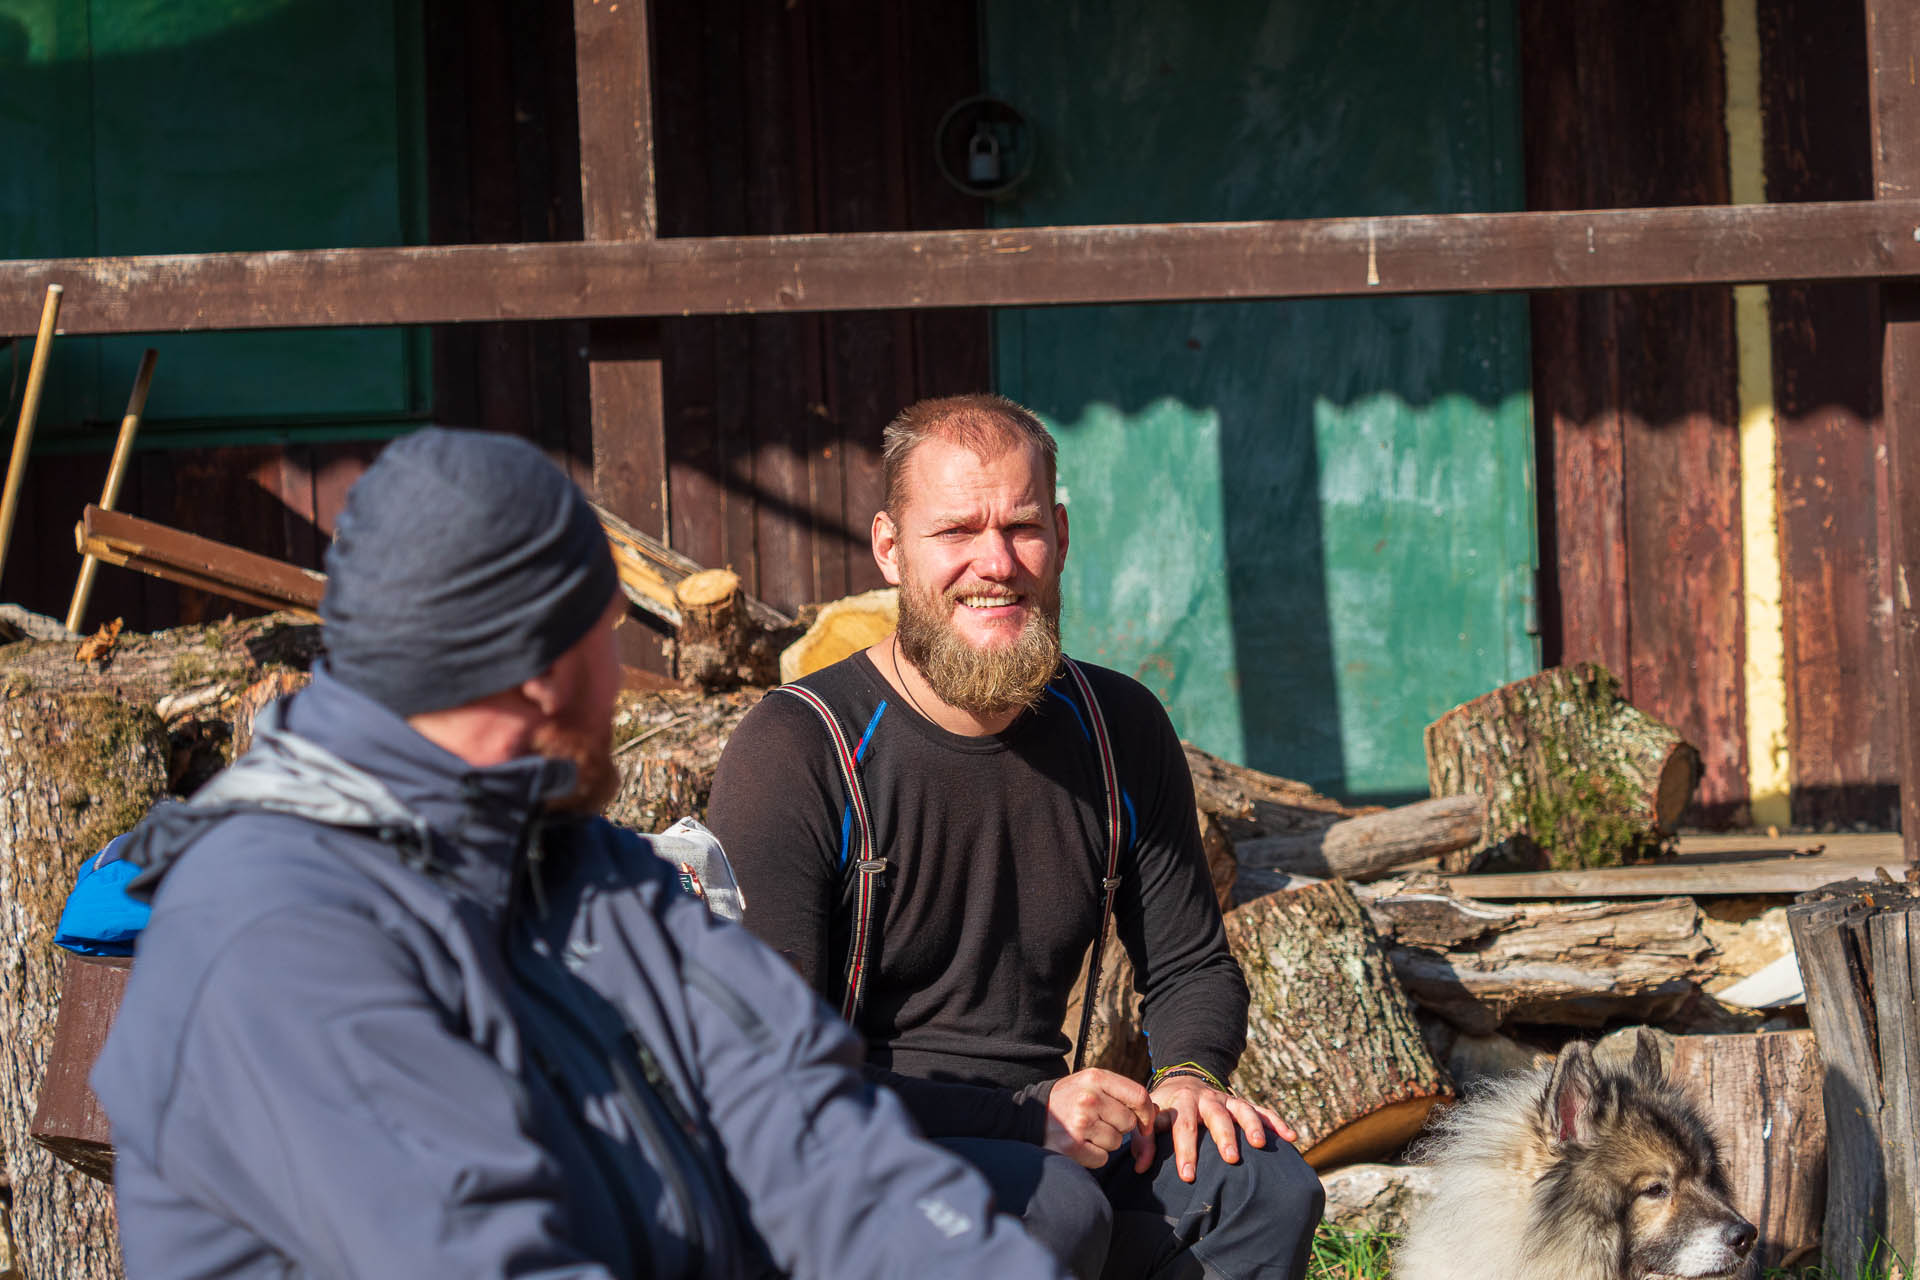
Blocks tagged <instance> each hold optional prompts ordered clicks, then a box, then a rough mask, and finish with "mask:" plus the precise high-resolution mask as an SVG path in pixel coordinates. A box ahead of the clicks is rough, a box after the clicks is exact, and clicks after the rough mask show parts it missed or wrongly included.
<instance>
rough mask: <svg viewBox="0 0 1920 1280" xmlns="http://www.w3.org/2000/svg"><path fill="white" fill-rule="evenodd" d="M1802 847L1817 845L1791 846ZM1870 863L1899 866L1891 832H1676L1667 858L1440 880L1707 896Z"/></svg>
mask: <svg viewBox="0 0 1920 1280" xmlns="http://www.w3.org/2000/svg"><path fill="white" fill-rule="evenodd" d="M1807 849H1818V850H1820V852H1818V853H1815V854H1810V855H1809V854H1801V853H1798V852H1796V851H1799V850H1807ZM1876 867H1884V868H1885V869H1886V870H1887V872H1888V874H1890V875H1892V876H1894V877H1895V878H1898V877H1899V876H1901V875H1902V874H1903V873H1904V872H1905V870H1906V864H1905V859H1904V855H1903V854H1902V852H1901V848H1900V837H1899V836H1898V835H1894V834H1889V833H1878V834H1871V835H1803V836H1785V837H1778V838H1774V839H1768V838H1767V837H1764V836H1760V837H1754V836H1738V835H1727V836H1697V835H1696V836H1683V837H1681V839H1680V853H1679V855H1678V856H1677V857H1676V858H1674V859H1673V860H1672V861H1668V862H1656V863H1648V864H1645V865H1641V866H1636V867H1609V868H1605V869H1602V870H1594V871H1530V872H1524V873H1516V874H1510V875H1479V876H1449V877H1447V880H1448V883H1449V884H1451V885H1452V887H1453V889H1454V891H1455V892H1456V893H1460V894H1463V895H1466V896H1468V897H1474V898H1490V899H1523V898H1639V897H1664V896H1667V895H1686V896H1691V897H1709V896H1715V895H1723V896H1742V895H1746V894H1794V893H1804V892H1806V891H1807V890H1809V889H1817V888H1819V887H1820V886H1821V885H1823V884H1831V883H1833V882H1834V881H1836V880H1853V879H1869V880H1870V879H1872V878H1873V877H1874V869H1875V868H1876Z"/></svg>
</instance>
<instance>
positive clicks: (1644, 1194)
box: [1640, 1182, 1667, 1200]
mask: <svg viewBox="0 0 1920 1280" xmlns="http://www.w3.org/2000/svg"><path fill="white" fill-rule="evenodd" d="M1640 1197H1641V1199H1643V1200H1665V1199H1666V1198H1667V1184H1666V1183H1664V1182H1649V1183H1648V1184H1647V1185H1646V1186H1644V1187H1642V1188H1640Z"/></svg>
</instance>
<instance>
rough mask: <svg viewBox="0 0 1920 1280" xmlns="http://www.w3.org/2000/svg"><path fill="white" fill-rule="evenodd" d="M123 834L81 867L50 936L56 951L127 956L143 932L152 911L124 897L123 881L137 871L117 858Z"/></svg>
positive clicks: (140, 903) (136, 868)
mask: <svg viewBox="0 0 1920 1280" xmlns="http://www.w3.org/2000/svg"><path fill="white" fill-rule="evenodd" d="M126 840H127V837H126V836H124V835H120V836H115V837H114V838H113V839H112V840H110V841H108V842H107V847H106V848H104V849H102V850H101V851H100V852H99V853H96V854H94V855H93V856H92V857H91V858H88V859H87V860H86V861H85V862H83V863H81V864H80V875H79V876H78V878H76V879H75V880H74V883H73V891H72V892H71V893H69V894H68V895H67V905H66V907H65V908H64V909H63V910H62V911H61V912H60V925H59V928H58V929H57V930H56V931H55V932H54V935H53V941H54V945H55V946H60V947H65V948H66V949H67V950H69V951H77V952H79V953H80V954H81V955H83V956H130V955H132V954H133V940H134V939H135V938H136V937H138V936H139V935H140V931H141V930H142V929H144V928H146V927H147V917H148V915H150V914H151V913H152V909H151V908H150V907H148V906H147V904H146V903H144V902H135V901H134V900H133V899H132V898H129V897H128V896H127V882H128V881H129V880H131V879H133V878H134V877H135V876H137V875H139V874H140V868H138V867H136V866H134V865H133V864H132V863H131V862H128V861H127V860H126V859H124V858H122V857H121V856H120V852H121V846H122V845H124V844H125V843H126Z"/></svg>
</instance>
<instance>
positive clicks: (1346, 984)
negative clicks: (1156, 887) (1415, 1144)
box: [1227, 880, 1453, 1169]
mask: <svg viewBox="0 0 1920 1280" xmlns="http://www.w3.org/2000/svg"><path fill="white" fill-rule="evenodd" d="M1227 941H1228V943H1229V944H1230V945H1231V946H1232V947H1233V952H1234V955H1236V956H1237V957H1239V960H1240V967H1241V969H1242V970H1243V971H1244V972H1245V973H1246V976H1247V986H1248V988H1249V989H1250V990H1251V992H1252V995H1253V1002H1252V1007H1251V1009H1250V1012H1249V1015H1248V1019H1247V1048H1246V1052H1245V1053H1244V1054H1243V1055H1242V1056H1241V1059H1240V1068H1239V1070H1237V1071H1236V1072H1234V1077H1233V1084H1234V1087H1235V1089H1237V1090H1238V1091H1239V1092H1241V1093H1243V1094H1245V1095H1246V1096H1248V1097H1250V1098H1252V1099H1253V1100H1255V1101H1256V1102H1261V1103H1264V1104H1266V1105H1267V1106H1270V1107H1272V1108H1273V1109H1274V1110H1276V1111H1278V1112H1279V1113H1280V1115H1281V1116H1282V1117H1284V1118H1285V1119H1286V1120H1287V1122H1288V1123H1289V1124H1291V1125H1292V1126H1293V1127H1294V1130H1295V1131H1296V1132H1297V1133H1298V1134H1299V1141H1298V1144H1297V1145H1298V1146H1299V1147H1300V1149H1301V1151H1302V1152H1304V1153H1305V1155H1306V1159H1307V1163H1308V1164H1310V1165H1312V1166H1313V1167H1314V1168H1316V1169H1327V1168H1332V1167H1333V1166H1335V1165H1340V1164H1348V1163H1352V1162H1355V1161H1361V1160H1369V1159H1373V1158H1376V1157H1379V1156H1382V1155H1385V1154H1387V1153H1388V1152H1391V1151H1394V1150H1396V1149H1398V1148H1399V1147H1400V1146H1402V1145H1403V1144H1405V1143H1406V1142H1407V1141H1408V1140H1409V1139H1411V1138H1412V1137H1413V1136H1414V1135H1415V1134H1417V1133H1419V1132H1420V1128H1421V1126H1422V1125H1423V1124H1425V1123H1426V1119H1427V1112H1428V1111H1429V1110H1430V1109H1431V1108H1432V1107H1433V1105H1434V1104H1435V1103H1437V1102H1440V1101H1442V1100H1445V1099H1447V1098H1450V1097H1452V1096H1453V1088H1452V1083H1451V1081H1449V1080H1448V1078H1447V1073H1446V1070H1445V1069H1444V1068H1443V1067H1441V1066H1440V1064H1439V1063H1437V1062H1435V1061H1434V1057H1433V1054H1432V1052H1431V1051H1430V1050H1429V1049H1428V1048H1427V1044H1426V1041H1425V1040H1424V1039H1423V1038H1422V1037H1421V1034H1420V1027H1419V1024H1418V1023H1417V1022H1415V1020H1414V1016H1413V1008H1412V1006H1411V1005H1409V1004H1408V1003H1407V997H1406V994H1405V993H1404V992H1403V991H1401V989H1400V984H1399V983H1398V981H1397V980H1395V978H1394V976H1393V971H1392V969H1391V968H1390V967H1389V965H1388V961H1387V953H1386V948H1385V947H1383V946H1382V945H1381V942H1380V939H1379V937H1378V935H1376V934H1375V933H1374V931H1373V926H1372V925H1371V924H1370V923H1368V921H1367V916H1366V913H1365V912H1364V911H1363V910H1361V907H1360V903H1359V901H1358V900H1357V899H1356V898H1355V897H1354V896H1353V890H1352V889H1350V888H1348V887H1347V885H1346V884H1345V883H1344V882H1342V881H1339V880H1329V881H1327V882H1325V883H1323V884H1313V885H1308V886H1306V887H1305V888H1303V889H1292V890H1287V891H1284V892H1281V893H1274V894H1269V895H1267V896H1266V897H1264V898H1256V899H1255V900H1254V901H1252V902H1249V903H1247V904H1246V905H1245V906H1242V907H1236V908H1235V909H1234V910H1233V911H1231V912H1229V913H1228V914H1227Z"/></svg>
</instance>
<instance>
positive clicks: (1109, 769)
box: [1064, 658, 1120, 1071]
mask: <svg viewBox="0 0 1920 1280" xmlns="http://www.w3.org/2000/svg"><path fill="white" fill-rule="evenodd" d="M1064 661H1065V662H1066V665H1067V673H1068V674H1069V675H1071V676H1072V677H1073V683H1074V684H1075V685H1077V686H1078V687H1079V689H1080V697H1081V699H1082V700H1083V701H1084V702H1085V703H1086V704H1087V719H1088V720H1089V721H1091V722H1092V725H1093V746H1094V750H1095V751H1097V752H1098V753H1099V755H1100V785H1101V787H1102V788H1103V789H1104V790H1105V791H1106V800H1107V875H1106V878H1105V879H1104V880H1102V881H1101V882H1100V887H1101V889H1102V890H1104V891H1105V900H1104V901H1103V902H1102V903H1101V906H1100V929H1099V931H1098V932H1096V933H1095V934H1094V935H1093V953H1092V955H1090V956H1088V958H1087V990H1086V994H1084V995H1083V996H1081V998H1080V1034H1079V1035H1077V1036H1075V1037H1074V1038H1073V1069H1074V1070H1075V1071H1078V1070H1079V1069H1080V1066H1081V1063H1082V1062H1083V1061H1084V1060H1085V1058H1086V1053H1087V1031H1088V1030H1089V1028H1091V1027H1092V1026H1093V1002H1094V998H1095V997H1096V996H1098V995H1099V993H1100V954H1101V952H1103V951H1105V950H1106V949H1107V925H1108V923H1109V922H1110V921H1112V919H1113V894H1114V891H1115V890H1116V889H1118V888H1119V887H1120V779H1119V777H1118V776H1117V775H1116V774H1115V772H1114V768H1113V743H1112V742H1110V741H1108V739H1107V718H1106V717H1105V716H1103V715H1102V714H1100V700H1099V699H1098V698H1096V697H1094V696H1093V686H1092V685H1090V684H1088V683H1087V677H1086V673H1084V672H1083V671H1081V670H1080V664H1079V663H1077V662H1075V661H1074V660H1073V659H1072V658H1065V659H1064Z"/></svg>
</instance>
